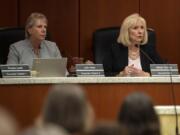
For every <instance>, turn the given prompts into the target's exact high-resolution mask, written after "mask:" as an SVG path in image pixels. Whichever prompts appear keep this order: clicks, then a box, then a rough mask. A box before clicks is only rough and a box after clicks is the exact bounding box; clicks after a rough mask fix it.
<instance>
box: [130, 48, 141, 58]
mask: <svg viewBox="0 0 180 135" xmlns="http://www.w3.org/2000/svg"><path fill="white" fill-rule="evenodd" d="M128 57H129V58H130V59H132V60H135V59H137V58H138V57H139V49H137V50H132V49H128Z"/></svg>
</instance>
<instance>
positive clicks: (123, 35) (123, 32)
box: [117, 13, 148, 46]
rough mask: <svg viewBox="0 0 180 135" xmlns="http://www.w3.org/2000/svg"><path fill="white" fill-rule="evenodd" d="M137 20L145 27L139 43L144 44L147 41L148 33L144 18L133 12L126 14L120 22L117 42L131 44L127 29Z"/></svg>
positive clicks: (134, 24)
mask: <svg viewBox="0 0 180 135" xmlns="http://www.w3.org/2000/svg"><path fill="white" fill-rule="evenodd" d="M138 22H141V23H142V24H143V27H144V29H145V31H144V37H143V39H142V42H141V43H140V44H141V45H144V44H146V43H147V41H148V34H147V25H146V21H145V19H144V18H142V17H141V16H140V15H139V14H137V13H135V14H132V15H130V16H128V17H127V18H126V19H125V20H124V21H123V23H122V25H121V29H120V34H119V36H118V39H117V42H118V43H122V44H123V45H125V46H129V45H131V44H132V41H131V40H130V35H129V29H130V28H131V27H134V26H136V24H137V23H138Z"/></svg>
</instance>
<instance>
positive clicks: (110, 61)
mask: <svg viewBox="0 0 180 135" xmlns="http://www.w3.org/2000/svg"><path fill="white" fill-rule="evenodd" d="M140 49H141V50H142V51H144V52H145V53H146V54H147V55H148V56H149V57H150V58H151V59H152V60H153V62H152V61H151V60H150V59H149V58H148V57H147V56H146V55H144V54H143V53H142V52H141V51H140V60H141V66H142V70H143V71H145V72H149V73H150V64H162V63H163V61H162V59H161V58H160V57H159V55H158V53H157V52H156V49H155V47H154V46H150V45H141V46H140ZM127 65H128V47H125V46H123V45H122V44H113V45H112V46H111V50H109V52H108V53H107V54H106V56H105V57H104V60H103V67H104V71H105V75H106V76H115V75H117V74H118V73H119V72H120V71H122V70H123V69H124V68H125V66H127Z"/></svg>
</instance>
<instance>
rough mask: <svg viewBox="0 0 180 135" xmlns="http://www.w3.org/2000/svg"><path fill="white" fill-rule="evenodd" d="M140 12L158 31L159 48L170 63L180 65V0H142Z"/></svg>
mask: <svg viewBox="0 0 180 135" xmlns="http://www.w3.org/2000/svg"><path fill="white" fill-rule="evenodd" d="M140 3H141V5H140V12H141V14H142V15H143V16H144V17H145V18H146V19H147V22H148V25H149V26H150V27H152V28H154V29H155V31H156V33H157V49H158V51H159V52H160V54H161V55H162V57H163V58H165V59H166V60H168V62H169V63H178V64H179V65H180V53H179V50H180V8H179V5H180V1H179V0H164V1H157V0H140Z"/></svg>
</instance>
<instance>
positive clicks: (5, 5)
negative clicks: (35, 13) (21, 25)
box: [0, 0, 18, 27]
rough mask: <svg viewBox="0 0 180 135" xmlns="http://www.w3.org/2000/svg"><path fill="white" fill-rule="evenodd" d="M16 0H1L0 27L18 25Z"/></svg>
mask: <svg viewBox="0 0 180 135" xmlns="http://www.w3.org/2000/svg"><path fill="white" fill-rule="evenodd" d="M17 4H18V2H17V0H1V4H0V27H14V26H17V25H18V21H17V20H18V14H17V12H18V9H17V8H18V6H17Z"/></svg>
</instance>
